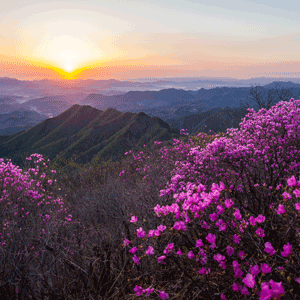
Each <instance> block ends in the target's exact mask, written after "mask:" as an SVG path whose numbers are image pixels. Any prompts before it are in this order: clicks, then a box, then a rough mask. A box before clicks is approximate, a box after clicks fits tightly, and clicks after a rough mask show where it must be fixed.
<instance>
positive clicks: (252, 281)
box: [243, 274, 255, 289]
mask: <svg viewBox="0 0 300 300" xmlns="http://www.w3.org/2000/svg"><path fill="white" fill-rule="evenodd" d="M243 282H244V283H245V284H246V285H247V286H248V287H249V288H252V289H253V288H254V285H255V278H254V276H253V275H252V274H247V276H246V277H245V278H244V279H243Z"/></svg>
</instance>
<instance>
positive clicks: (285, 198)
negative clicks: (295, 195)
mask: <svg viewBox="0 0 300 300" xmlns="http://www.w3.org/2000/svg"><path fill="white" fill-rule="evenodd" d="M282 196H283V199H284V200H287V199H291V198H292V196H291V195H290V194H289V193H287V192H284V193H283V194H282Z"/></svg>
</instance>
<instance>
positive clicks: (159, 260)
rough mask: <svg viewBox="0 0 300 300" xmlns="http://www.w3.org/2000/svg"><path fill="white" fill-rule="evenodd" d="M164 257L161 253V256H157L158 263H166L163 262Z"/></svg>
mask: <svg viewBox="0 0 300 300" xmlns="http://www.w3.org/2000/svg"><path fill="white" fill-rule="evenodd" d="M165 258H166V256H165V255H162V256H160V257H158V258H157V260H158V263H159V264H166V263H165V262H164V259H165Z"/></svg>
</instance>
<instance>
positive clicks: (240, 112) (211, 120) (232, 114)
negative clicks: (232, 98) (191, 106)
mask: <svg viewBox="0 0 300 300" xmlns="http://www.w3.org/2000/svg"><path fill="white" fill-rule="evenodd" d="M247 114H248V111H247V110H246V109H244V108H241V107H234V108H231V107H225V108H220V107H216V108H213V109H210V110H207V111H205V112H202V113H199V114H193V115H190V116H186V117H181V118H177V119H165V121H166V122H167V123H168V124H169V125H170V126H172V128H176V129H179V130H180V129H187V132H188V133H189V134H197V133H199V132H205V133H209V130H212V131H214V132H226V129H227V128H238V127H239V124H240V123H241V119H242V118H244V117H245V116H246V115H247ZM205 125H206V127H205Z"/></svg>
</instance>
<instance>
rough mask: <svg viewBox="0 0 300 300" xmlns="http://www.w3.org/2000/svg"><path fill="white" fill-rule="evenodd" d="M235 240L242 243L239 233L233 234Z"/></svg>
mask: <svg viewBox="0 0 300 300" xmlns="http://www.w3.org/2000/svg"><path fill="white" fill-rule="evenodd" d="M233 241H234V242H235V243H236V244H239V243H240V241H241V238H240V237H239V236H238V235H236V234H235V235H234V236H233Z"/></svg>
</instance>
